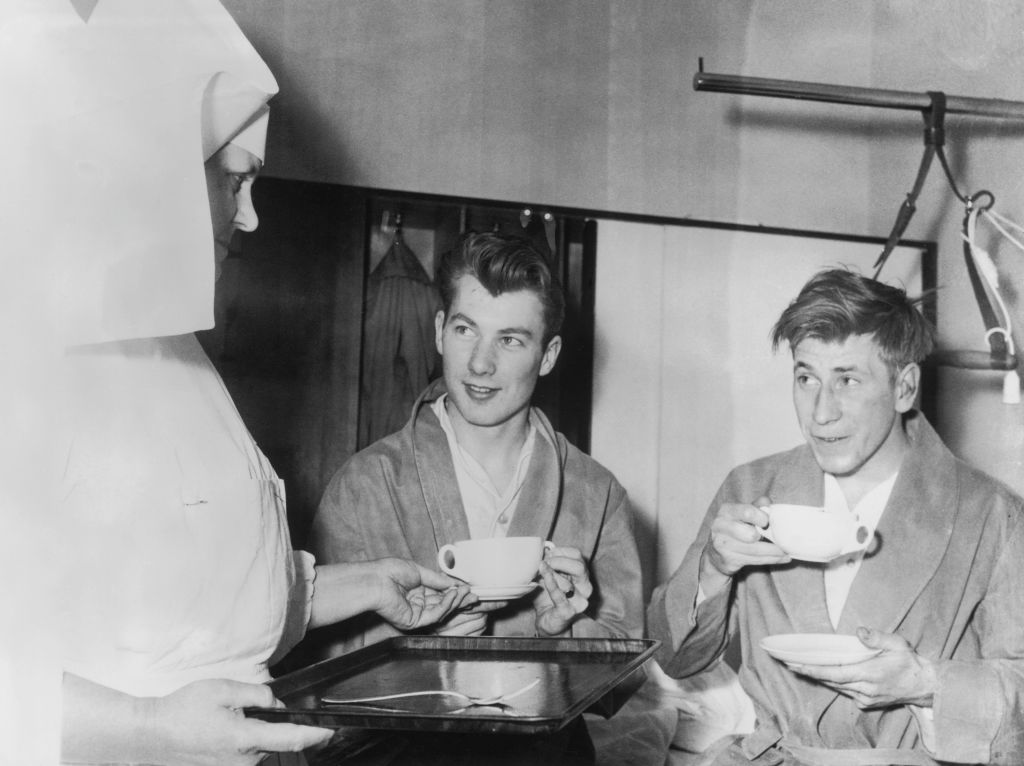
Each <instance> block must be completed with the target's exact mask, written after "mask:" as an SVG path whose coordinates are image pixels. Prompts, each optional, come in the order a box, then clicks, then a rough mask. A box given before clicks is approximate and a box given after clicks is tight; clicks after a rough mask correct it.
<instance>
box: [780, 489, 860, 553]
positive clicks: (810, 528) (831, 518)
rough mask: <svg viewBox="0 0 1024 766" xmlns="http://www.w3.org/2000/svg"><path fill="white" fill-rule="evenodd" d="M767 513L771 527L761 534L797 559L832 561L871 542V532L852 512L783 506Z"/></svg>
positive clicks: (804, 506) (810, 506) (814, 507)
mask: <svg viewBox="0 0 1024 766" xmlns="http://www.w3.org/2000/svg"><path fill="white" fill-rule="evenodd" d="M763 510H764V511H766V512H767V513H768V528H767V529H765V530H761V534H762V535H764V536H765V537H767V538H768V539H769V540H771V541H772V542H773V543H775V544H776V545H777V546H779V547H780V548H782V550H784V551H785V552H786V553H788V554H789V555H790V556H791V557H793V558H794V559H800V560H802V561H831V560H832V559H834V558H836V557H837V556H845V555H848V554H850V553H856V552H857V551H862V550H864V549H865V548H867V547H868V545H869V544H870V543H871V537H872V535H871V532H870V530H868V528H867V527H865V526H864V525H863V524H861V523H860V522H858V521H857V520H856V519H855V518H854V517H853V516H852V515H850V514H848V513H842V512H835V511H826V510H825V509H824V508H819V507H817V506H813V505H787V504H783V503H773V504H772V505H770V506H768V507H766V508H764V509H763Z"/></svg>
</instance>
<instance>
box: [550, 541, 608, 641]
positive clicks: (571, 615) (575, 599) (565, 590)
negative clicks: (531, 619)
mask: <svg viewBox="0 0 1024 766" xmlns="http://www.w3.org/2000/svg"><path fill="white" fill-rule="evenodd" d="M540 582H541V585H542V586H543V587H544V592H543V593H542V594H541V595H540V596H538V597H537V600H536V602H535V609H536V611H537V622H536V626H537V634H538V635H541V636H544V635H547V636H556V635H558V634H559V633H564V632H565V631H567V630H568V629H569V627H570V626H571V625H572V624H573V622H575V620H576V617H577V615H580V614H582V613H583V612H585V611H586V610H587V605H588V604H589V603H590V596H591V594H592V593H593V592H594V586H593V584H592V583H591V582H590V570H589V568H588V567H587V562H586V559H584V558H583V554H582V553H580V551H579V550H578V549H576V548H570V547H565V548H558V547H556V548H552V549H551V550H550V551H548V552H547V553H546V554H545V556H544V561H543V562H541V565H540Z"/></svg>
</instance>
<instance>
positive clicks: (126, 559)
mask: <svg viewBox="0 0 1024 766" xmlns="http://www.w3.org/2000/svg"><path fill="white" fill-rule="evenodd" d="M66 361H67V365H68V368H67V375H68V376H69V378H68V382H69V384H70V385H69V388H70V389H71V390H72V391H73V393H72V394H71V395H70V401H69V402H68V403H67V405H68V406H67V408H66V410H64V411H63V417H64V425H65V427H66V429H67V432H66V436H67V442H66V443H67V444H68V450H67V464H66V465H67V468H66V473H65V475H64V477H63V494H62V509H61V510H62V513H63V514H65V515H66V524H67V528H68V529H69V530H70V531H71V533H72V534H71V536H70V537H69V541H70V543H71V546H70V547H71V550H69V551H68V554H67V556H66V558H67V559H70V561H69V565H68V568H67V571H66V572H65V587H64V594H65V595H66V596H67V598H66V599H65V617H66V618H67V620H68V622H67V625H68V629H67V638H68V639H69V640H68V641H67V662H66V664H65V667H66V669H67V670H68V671H70V672H73V673H75V674H77V675H80V676H82V677H84V678H87V679H90V680H92V681H95V682H97V683H100V684H103V685H105V686H109V687H112V688H114V689H118V690H121V691H124V692H128V693H130V694H134V695H163V694H167V693H169V692H172V691H174V690H175V689H177V688H179V687H181V686H182V685H184V684H186V683H189V682H191V681H194V680H199V679H205V678H229V679H233V680H237V681H245V682H265V681H267V680H268V679H269V673H268V671H267V665H268V661H269V659H270V657H271V655H272V654H273V653H274V651H275V649H276V648H277V647H278V644H279V642H280V640H281V637H282V634H283V632H284V629H285V621H286V612H287V608H288V599H289V592H290V590H291V589H292V587H293V586H294V585H295V584H296V568H295V564H294V562H293V558H292V552H291V543H290V540H289V536H288V527H287V523H286V517H285V498H284V487H283V484H282V482H281V480H280V479H279V478H278V477H277V475H276V474H275V473H274V470H273V468H272V467H271V465H270V463H269V462H268V461H267V459H266V457H265V456H264V455H263V454H262V453H261V452H260V450H259V448H258V447H257V446H256V443H255V442H254V441H253V439H252V437H251V436H250V435H249V433H248V431H247V430H246V428H245V426H244V424H243V423H242V421H241V418H240V417H239V415H238V412H237V411H236V409H235V406H234V404H233V402H232V401H231V397H230V396H229V395H228V393H227V391H226V389H225V388H224V384H223V382H222V381H221V379H220V377H219V375H218V374H217V372H216V371H215V369H214V368H213V365H212V364H211V363H210V361H209V360H208V359H207V357H206V355H205V353H204V352H203V350H202V348H201V347H200V345H199V343H198V341H197V340H196V338H195V337H194V336H193V335H183V336H175V337H170V338H159V339H144V340H133V341H121V342H116V343H106V344H98V345H95V346H86V347H80V348H78V349H76V350H73V351H69V352H68V356H67V360H66ZM302 563H304V564H305V563H309V564H311V562H308V561H304V562H302ZM304 569H309V571H308V572H306V573H304V575H303V576H301V577H300V582H299V584H300V585H302V584H304V583H305V580H304V579H303V578H307V579H311V574H312V573H311V566H310V567H304ZM300 590H306V591H308V590H309V589H308V588H305V589H301V588H300ZM300 600H301V599H300ZM300 611H301V607H300ZM306 616H308V608H307V610H306ZM304 619H305V618H303V621H304Z"/></svg>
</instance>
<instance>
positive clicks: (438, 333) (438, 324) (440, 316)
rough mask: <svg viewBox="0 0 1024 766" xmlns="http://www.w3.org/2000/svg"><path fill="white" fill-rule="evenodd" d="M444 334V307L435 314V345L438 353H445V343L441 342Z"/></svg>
mask: <svg viewBox="0 0 1024 766" xmlns="http://www.w3.org/2000/svg"><path fill="white" fill-rule="evenodd" d="M443 336H444V309H440V310H439V311H438V312H437V313H436V314H434V346H435V347H436V348H437V353H439V354H444V348H443V346H444V344H443V343H442V342H441V338H442V337H443Z"/></svg>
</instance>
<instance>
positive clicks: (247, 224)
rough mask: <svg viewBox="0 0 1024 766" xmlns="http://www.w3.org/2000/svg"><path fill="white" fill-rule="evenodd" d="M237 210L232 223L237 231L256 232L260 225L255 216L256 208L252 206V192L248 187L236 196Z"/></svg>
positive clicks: (257, 217)
mask: <svg viewBox="0 0 1024 766" xmlns="http://www.w3.org/2000/svg"><path fill="white" fill-rule="evenodd" d="M236 199H237V201H238V208H237V209H236V210H235V217H234V218H233V219H232V221H231V222H232V223H233V224H234V225H235V229H237V230H238V231H256V227H257V226H259V225H260V219H259V216H257V215H256V207H255V205H253V204H252V192H251V191H250V190H249V188H248V187H246V188H243V189H241V190H240V191H239V193H238V195H237V196H236Z"/></svg>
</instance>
